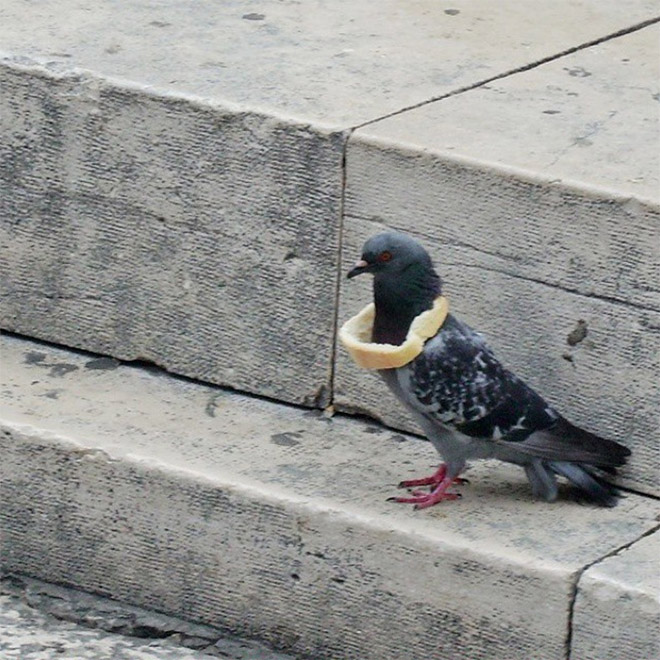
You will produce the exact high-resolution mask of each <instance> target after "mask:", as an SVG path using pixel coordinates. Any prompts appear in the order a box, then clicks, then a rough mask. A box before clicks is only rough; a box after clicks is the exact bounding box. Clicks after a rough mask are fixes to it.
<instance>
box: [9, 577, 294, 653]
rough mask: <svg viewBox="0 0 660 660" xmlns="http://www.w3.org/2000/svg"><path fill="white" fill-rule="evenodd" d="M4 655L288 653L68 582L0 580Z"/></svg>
mask: <svg viewBox="0 0 660 660" xmlns="http://www.w3.org/2000/svg"><path fill="white" fill-rule="evenodd" d="M0 657H2V659H3V660H52V659H53V658H70V659H71V660H85V659H87V658H89V659H90V660H169V659H171V660H208V659H209V658H211V657H215V658H218V657H221V658H227V659H228V660H293V658H292V657H291V656H285V655H282V654H280V653H276V652H274V651H270V650H269V649H267V648H265V647H264V646H263V645H261V644H259V643H258V642H253V641H250V640H239V639H232V638H231V637H229V636H227V635H223V634H222V633H221V632H220V631H218V630H214V629H213V628H209V627H207V626H196V625H193V624H190V623H187V622H185V621H180V620H177V619H173V618H171V617H166V616H162V615H159V614H155V613H154V612H147V611H145V610H141V609H139V608H136V607H130V606H127V605H124V604H122V603H117V602H116V601H112V600H109V599H107V598H99V597H97V596H92V595H90V594H86V593H82V592H80V591H76V590H74V589H66V588H63V587H58V586H55V585H51V584H46V583H43V582H40V581H38V580H31V579H29V578H24V577H18V576H11V577H7V578H5V579H2V580H0Z"/></svg>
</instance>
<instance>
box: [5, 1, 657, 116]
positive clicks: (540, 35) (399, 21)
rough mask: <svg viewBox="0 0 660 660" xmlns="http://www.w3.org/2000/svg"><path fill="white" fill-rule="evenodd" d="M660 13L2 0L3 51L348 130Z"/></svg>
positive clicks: (423, 4) (645, 4)
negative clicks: (33, 3)
mask: <svg viewBox="0 0 660 660" xmlns="http://www.w3.org/2000/svg"><path fill="white" fill-rule="evenodd" d="M657 16H658V8H657V4H656V3H655V2H653V0H622V1H621V2H599V1H598V0H587V1H585V2H580V3H575V2H570V1H569V0H562V1H561V2H555V3H552V4H549V5H546V6H540V5H539V4H538V3H537V2H534V1H533V0H526V1H524V2H519V3H517V4H516V5H515V6H514V5H510V4H508V3H496V4H494V3H492V2H489V1H488V0H464V1H462V2H461V3H460V6H459V7H452V5H451V4H442V3H441V4H438V3H437V2H433V1H432V0H417V1H416V2H407V3H405V4H402V3H400V2H397V1H396V0H383V1H382V2H379V3H378V5H374V4H373V3H372V2H368V0H359V1H355V0H335V1H333V2H326V1H324V0H313V1H311V2H306V3H305V4H304V5H300V4H298V3H296V2H278V1H277V0H263V1H261V2H259V5H258V6H256V5H255V4H254V2H251V1H250V0H238V1H233V2H216V3H199V2H195V1H194V0H161V1H160V2H159V3H158V4H157V5H153V3H145V2H140V1H133V2H128V3H122V5H121V10H119V9H118V8H117V7H115V6H113V5H111V4H109V5H99V4H98V3H89V2H85V0H47V1H45V2H40V3H39V4H38V5H27V6H26V4H25V3H24V2H22V0H4V1H3V3H2V7H1V8H0V50H3V51H5V52H6V53H9V54H16V55H21V56H25V57H29V58H33V59H38V60H40V61H47V62H50V63H51V65H52V66H53V67H55V68H58V69H66V70H69V69H71V68H72V67H74V66H75V67H81V68H83V69H87V70H90V71H95V72H96V73H98V74H101V75H102V76H104V77H105V76H111V77H112V78H118V79H123V80H130V81H132V82H136V83H140V84H142V85H148V86H150V87H152V88H155V89H160V90H166V91H167V92H168V93H175V94H186V95H188V94H192V95H194V96H197V97H201V98H204V99H220V100H221V101H222V102H223V104H224V103H226V102H232V103H237V104H240V105H242V106H243V107H245V108H249V109H251V110H257V109H262V110H264V111H266V112H268V113H269V114H276V115H278V116H281V117H286V118H287V119H288V118H290V117H292V118H297V119H299V120H301V121H305V122H308V121H313V122H314V123H315V124H318V123H322V124H325V125H328V124H329V125H331V126H333V127H335V128H336V127H340V128H347V127H348V126H355V125H358V124H361V123H363V122H365V121H370V120H373V119H376V118H378V117H382V116H384V115H386V114H389V113H391V112H396V111H399V110H401V109H402V108H404V107H407V106H410V105H414V104H417V103H421V102H424V101H427V100H429V99H430V98H434V97H436V96H440V95H443V94H446V93H449V92H452V91H455V90H457V89H460V88H463V87H466V86H468V85H473V84H475V83H477V82H480V81H483V80H486V79H489V78H491V77H493V76H497V75H500V74H503V73H506V72H508V71H511V70H512V69H516V68H519V67H522V66H525V65H528V64H530V63H532V62H534V61H538V60H541V59H543V58H546V57H549V56H553V55H555V54H557V53H561V52H563V51H565V50H567V49H570V48H575V47H578V46H580V45H582V44H584V43H586V42H590V41H593V40H597V39H601V38H604V37H606V36H607V35H609V34H612V33H614V32H618V31H620V30H623V29H626V28H630V27H632V26H634V25H636V24H639V23H641V22H644V21H647V20H650V19H653V18H657Z"/></svg>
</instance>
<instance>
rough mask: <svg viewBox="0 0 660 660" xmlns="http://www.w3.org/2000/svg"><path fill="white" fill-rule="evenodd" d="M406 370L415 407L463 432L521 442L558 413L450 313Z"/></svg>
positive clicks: (490, 438)
mask: <svg viewBox="0 0 660 660" xmlns="http://www.w3.org/2000/svg"><path fill="white" fill-rule="evenodd" d="M410 369H411V371H410V394H411V398H412V399H413V400H414V405H415V406H416V407H417V408H418V409H419V410H420V412H422V413H424V414H425V415H426V416H427V417H432V418H434V419H435V420H437V421H438V422H441V423H442V424H445V425H447V426H450V427H453V428H454V429H455V430H457V431H459V432H460V433H462V434H463V435H466V436H470V437H474V438H480V439H483V440H502V439H506V440H507V441H511V442H521V441H523V440H525V439H526V438H527V437H528V436H529V435H530V434H531V433H532V432H534V431H536V430H539V429H544V428H548V427H550V426H552V425H553V424H554V423H555V422H556V421H557V419H558V417H559V415H558V414H557V413H556V412H555V411H554V410H553V409H552V408H551V407H550V406H549V405H548V404H547V403H546V402H545V401H544V400H543V399H542V398H541V397H540V396H539V395H538V394H537V393H536V392H534V390H532V389H531V388H530V387H528V386H527V385H526V384H525V383H524V382H523V381H522V380H520V379H519V378H518V377H516V376H515V375H514V374H512V373H511V372H510V371H508V370H507V369H505V368H504V367H503V366H502V364H501V363H500V362H499V360H497V358H496V357H495V356H494V355H493V353H492V351H491V350H490V348H489V347H488V345H487V344H486V342H485V341H484V339H483V337H482V336H481V335H479V334H478V333H476V332H475V331H474V330H472V328H470V327H469V326H467V325H466V324H464V323H461V322H460V321H458V320H457V319H456V318H455V317H453V316H451V315H450V316H448V317H447V320H446V321H445V323H444V325H443V326H442V328H441V329H440V331H439V332H438V333H437V334H436V335H435V337H433V338H432V339H430V340H429V341H428V342H427V343H426V345H425V347H424V351H423V352H422V353H421V354H420V355H419V356H418V357H417V358H416V359H415V360H414V361H413V362H412V363H411V365H410Z"/></svg>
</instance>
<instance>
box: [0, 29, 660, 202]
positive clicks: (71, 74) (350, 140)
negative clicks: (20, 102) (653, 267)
mask: <svg viewBox="0 0 660 660" xmlns="http://www.w3.org/2000/svg"><path fill="white" fill-rule="evenodd" d="M658 20H660V19H658ZM650 24H652V22H651V23H650ZM595 43H598V42H595ZM572 52H573V51H568V52H567V54H570V53H572ZM563 56H564V55H560V56H559V58H560V57H563ZM552 59H558V58H552ZM552 59H551V60H550V61H552ZM544 63H545V61H542V62H539V63H537V64H536V65H535V66H542V65H543V64H544ZM0 67H6V68H7V69H9V70H13V71H16V72H20V73H23V74H27V75H36V76H39V77H41V78H43V79H45V80H49V79H50V80H53V81H72V82H80V83H83V84H84V83H92V84H95V85H98V86H99V87H103V86H105V87H107V88H109V89H112V88H116V89H122V90H125V91H127V92H130V93H134V94H144V95H145V96H147V97H149V98H152V99H154V100H158V99H163V100H169V101H180V102H182V103H185V104H188V105H190V106H191V107H192V108H196V109H200V110H206V111H213V112H218V113H219V114H232V115H248V116H255V117H259V118H260V119H262V120H264V121H269V120H270V121H275V122H277V123H280V124H283V125H288V126H291V127H300V128H307V129H311V130H313V131H315V132H317V133H319V134H321V135H335V134H340V135H342V136H343V139H344V149H345V152H346V153H345V159H346V164H345V166H344V171H345V172H346V176H350V174H349V173H348V172H347V169H348V168H350V158H351V153H350V152H351V150H352V149H354V148H359V147H362V146H367V147H368V146H371V147H379V148H383V149H386V150H396V151H400V152H401V153H407V154H415V155H422V154H423V155H432V156H435V157H437V158H440V159H441V160H443V161H445V162H446V163H448V164H453V165H457V166H459V167H463V168H466V169H472V170H477V171H483V172H485V173H489V174H491V175H492V174H494V175H496V176H500V177H502V178H515V179H520V180H521V181H524V182H526V183H531V184H537V185H547V186H556V187H558V188H562V189H566V190H567V191H570V192H573V193H577V194H580V195H582V196H584V197H585V198H586V199H594V200H596V199H607V200H612V201H613V202H619V203H621V202H626V201H629V202H631V203H633V202H634V203H637V204H640V205H641V206H643V207H647V208H648V209H649V210H657V211H660V199H654V198H650V197H645V196H643V195H631V194H629V193H622V192H620V191H618V190H616V189H614V188H611V187H607V186H597V185H594V184H591V183H588V182H586V181H580V180H579V179H569V178H562V179H558V178H557V177H553V176H550V175H545V174H543V173H542V172H540V171H537V170H534V169H527V168H522V167H516V166H513V165H507V164H506V163H500V162H494V161H489V160H480V159H477V158H473V157H471V156H464V155H461V154H456V153H449V152H447V151H443V150H439V149H436V148H433V147H426V146H424V145H421V144H417V143H414V142H407V141H405V140H403V139H402V138H387V137H385V136H382V135H370V134H369V129H370V127H372V126H374V125H378V124H379V122H381V121H385V120H386V119H388V118H389V117H391V116H394V115H397V116H400V115H406V113H408V112H411V111H413V110H415V109H417V108H419V107H422V106H426V105H431V104H435V103H441V102H442V100H443V99H444V98H445V97H440V98H429V99H428V100H426V101H423V102H421V103H418V104H416V105H415V106H411V107H403V108H401V109H399V110H397V111H396V112H392V113H388V114H387V115H383V116H382V117H375V118H373V119H371V120H369V121H368V122H363V123H361V124H356V125H355V126H347V125H340V124H339V123H332V122H327V123H326V122H323V121H321V120H319V119H318V118H315V119H313V120H310V119H306V118H304V117H298V116H296V115H295V114H285V113H278V112H276V111H275V110H274V109H273V108H268V109H266V108H262V107H259V106H258V105H247V104H241V103H238V102H236V101H231V100H229V99H222V100H218V99H213V98H211V97H205V96H199V95H196V94H193V93H188V92H183V91H180V90H177V91H175V92H172V91H170V90H168V89H167V88H165V87H161V86H154V85H146V84H144V83H139V82H135V81H132V80H130V79H127V78H119V77H113V76H108V75H106V74H103V73H100V72H97V71H94V70H92V69H87V68H83V67H79V66H66V65H62V64H60V63H55V65H54V66H53V65H49V60H47V59H46V58H43V57H38V56H30V57H27V56H23V55H17V54H13V53H10V52H5V51H2V50H0ZM525 71H527V69H521V70H520V71H517V70H516V71H512V72H509V73H507V74H505V75H504V76H502V77H503V78H508V77H510V76H515V75H517V74H518V73H524V72H525ZM496 79H499V77H498V78H496ZM488 82H491V79H488V80H484V81H483V82H481V83H478V84H476V85H473V86H471V87H468V88H466V89H462V90H458V91H457V92H455V93H454V94H452V96H454V95H457V94H458V95H460V94H463V93H466V92H469V91H472V90H474V89H478V88H479V87H481V86H482V85H486V84H488Z"/></svg>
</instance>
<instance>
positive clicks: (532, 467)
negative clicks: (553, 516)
mask: <svg viewBox="0 0 660 660" xmlns="http://www.w3.org/2000/svg"><path fill="white" fill-rule="evenodd" d="M525 472H526V474H527V479H529V483H530V484H531V486H532V493H534V496H535V497H539V498H541V499H544V500H545V501H546V502H554V501H555V500H556V499H557V478H556V477H555V473H554V472H553V471H552V470H551V469H549V468H548V466H547V464H544V463H543V462H542V461H532V462H531V463H527V464H526V465H525Z"/></svg>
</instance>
